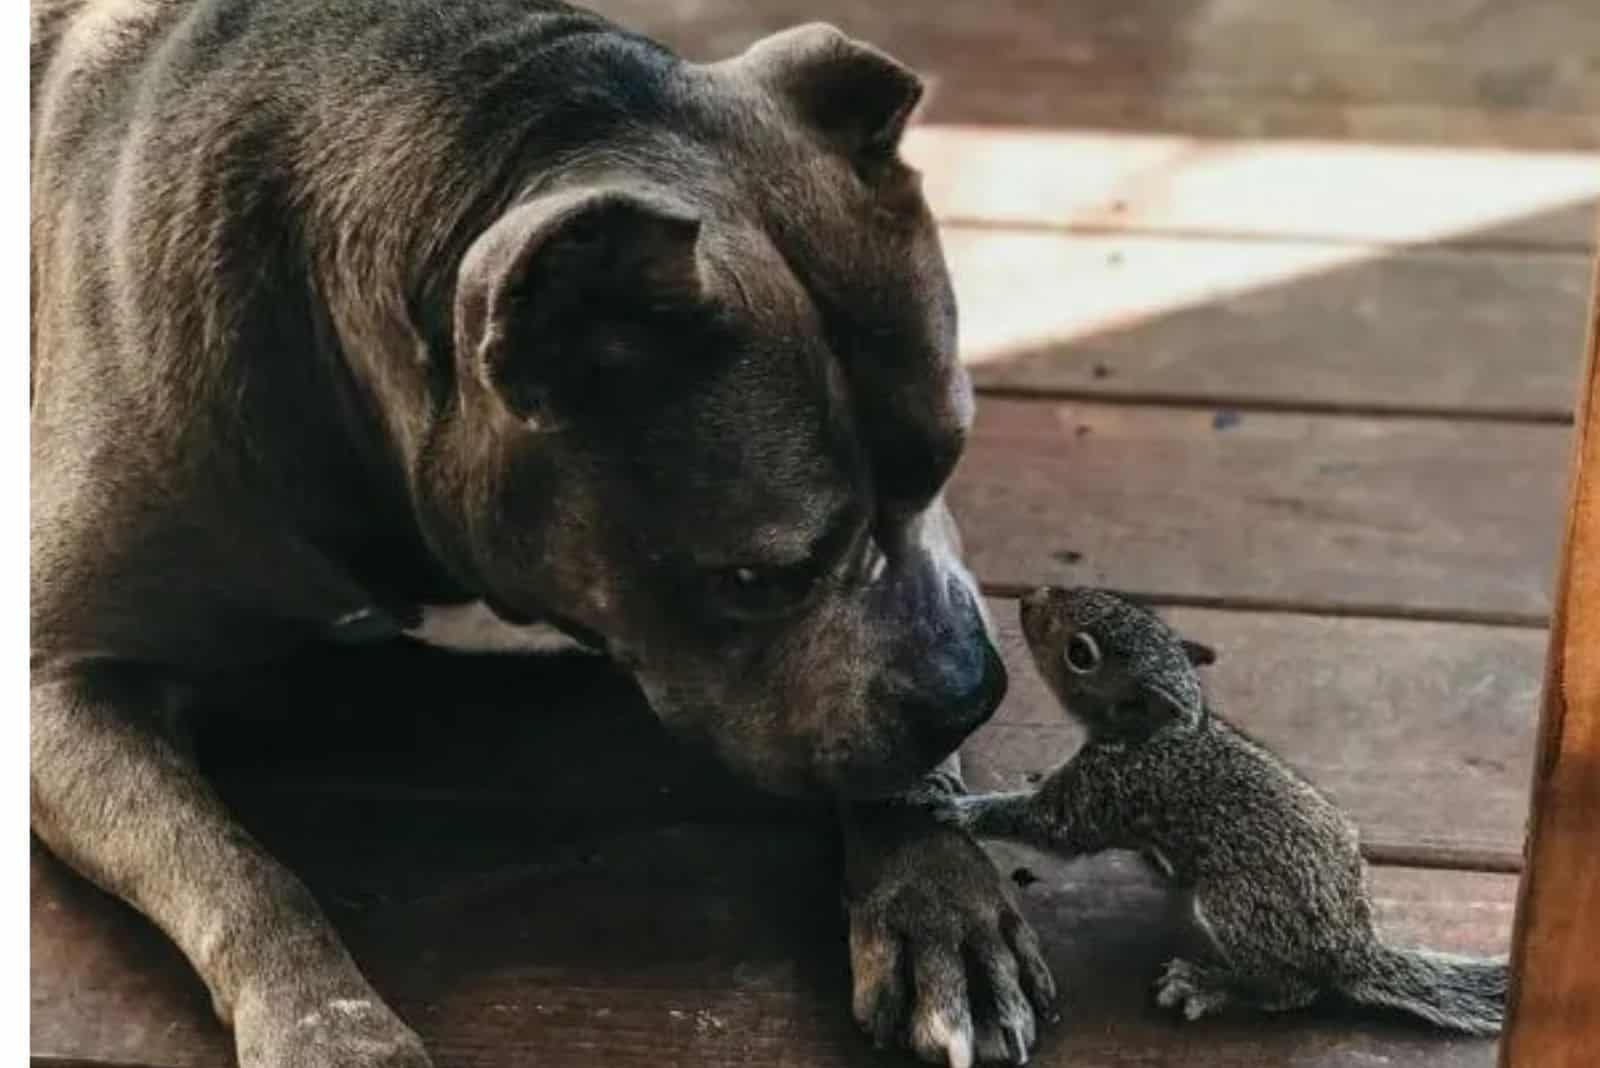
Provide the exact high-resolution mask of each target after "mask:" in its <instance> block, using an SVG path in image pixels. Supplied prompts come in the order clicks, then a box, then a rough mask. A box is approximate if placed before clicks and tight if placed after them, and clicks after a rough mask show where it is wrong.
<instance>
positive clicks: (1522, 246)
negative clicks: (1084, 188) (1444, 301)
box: [934, 211, 1594, 263]
mask: <svg viewBox="0 0 1600 1068" xmlns="http://www.w3.org/2000/svg"><path fill="white" fill-rule="evenodd" d="M934 221H935V222H937V223H938V225H939V226H940V227H941V228H942V229H946V230H987V231H992V232H995V233H1021V234H1056V235H1060V236H1062V237H1126V238H1148V239H1150V240H1153V241H1234V242H1240V243H1243V244H1256V245H1295V244H1315V245H1329V246H1332V247H1336V248H1359V249H1363V250H1366V251H1370V252H1372V253H1375V254H1377V253H1381V254H1384V255H1390V256H1392V255H1397V254H1401V253H1418V252H1420V253H1426V254H1428V255H1430V256H1432V255H1437V256H1478V255H1508V256H1526V257H1549V258H1552V259H1563V260H1578V261H1580V262H1581V263H1588V262H1589V259H1590V257H1591V256H1593V255H1594V247H1593V246H1592V245H1591V244H1589V243H1588V242H1586V241H1578V240H1560V239H1550V240H1545V241H1539V240H1534V239H1532V238H1516V237H1473V236H1471V235H1466V236H1461V237H1438V238H1402V239H1381V238H1374V237H1369V236H1361V235H1352V234H1337V233H1319V232H1317V231H1314V230H1307V231H1297V230H1292V229H1287V228H1284V229H1275V230H1270V231H1269V230H1251V229H1247V228H1244V227H1225V226H1206V225H1204V224H1177V223H1165V224H1162V223H1138V222H1132V221H1129V222H1118V221H1113V222H1103V223H1101V222H1088V221H1070V222H1060V221H1052V220H1049V219H1044V218H1041V219H1027V220H1024V219H995V218H988V217H985V216H981V215H963V214H960V213H958V212H955V213H940V212H938V211H935V212H934Z"/></svg>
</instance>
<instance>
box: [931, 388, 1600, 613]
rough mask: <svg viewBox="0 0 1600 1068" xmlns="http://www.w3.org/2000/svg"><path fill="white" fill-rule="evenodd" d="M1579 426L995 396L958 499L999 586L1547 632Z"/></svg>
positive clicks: (982, 574)
mask: <svg viewBox="0 0 1600 1068" xmlns="http://www.w3.org/2000/svg"><path fill="white" fill-rule="evenodd" d="M1568 436H1569V432H1568V430H1567V429H1566V428H1564V427H1546V426H1518V425H1502V424H1494V423H1453V422H1445V421H1438V420H1409V419H1364V418H1345V417H1323V416H1300V415H1289V414H1270V413H1269V414H1257V413H1250V414H1243V415H1241V414H1240V413H1237V412H1226V411H1212V410H1193V409H1169V408H1149V407H1139V406H1117V405H1106V404H1092V403H1070V404H1055V403H1043V402H1037V401H1019V400H1010V399H1002V398H993V397H991V398H988V399H986V400H985V401H984V402H983V403H982V404H980V405H979V411H978V422H977V425H976V427H975V429H974V432H973V435H972V438H971V442H970V445H969V447H968V451H967V453H966V455H965V457H964V459H963V461H962V463H961V466H960V467H959V469H958V470H957V473H956V477H955V479H954V481H953V484H952V488H951V491H950V499H951V504H952V508H953V509H954V511H955V513H956V517H957V519H958V520H959V521H960V523H961V525H962V530H963V532H964V535H965V541H966V546H967V560H968V562H969V564H970V565H971V566H972V568H973V570H974V572H975V573H976V574H977V575H978V577H979V578H980V579H981V580H982V581H984V582H985V583H986V584H989V585H990V586H991V587H992V588H994V589H996V590H997V591H1008V590H1013V589H1016V588H1019V587H1022V586H1031V585H1036V584H1038V583H1041V582H1058V583H1083V582H1093V583H1098V584H1102V585H1110V586H1115V587H1118V588H1122V589H1125V590H1128V591H1132V592H1136V593H1144V594H1150V595H1153V596H1155V597H1156V598H1157V599H1164V600H1168V601H1172V600H1175V599H1176V600H1185V599H1187V600H1190V601H1197V602H1201V603H1205V602H1210V601H1221V602H1228V601H1232V602H1235V603H1240V602H1255V603H1257V604H1265V605H1282V604H1294V605H1300V606H1306V607H1311V608H1314V609H1318V610H1335V611H1356V610H1359V611H1361V612H1362V613H1364V614H1370V615H1386V614H1401V615H1405V614H1412V615H1422V614H1435V615H1439V616H1444V617H1449V618H1474V619H1479V620H1490V621H1492V620H1500V621H1506V622H1513V623H1522V624H1530V625H1542V623H1543V620H1544V618H1545V613H1546V612H1547V611H1548V608H1549V596H1548V584H1549V580H1550V574H1551V570H1552V569H1551V561H1552V557H1553V553H1554V550H1555V542H1556V539H1557V531H1556V522H1555V518H1554V517H1555V516H1556V515H1557V514H1558V511H1557V502H1558V501H1559V500H1560V478H1561V476H1560V465H1561V460H1560V458H1561V457H1562V456H1563V455H1564V454H1565V451H1566V447H1567V438H1568Z"/></svg>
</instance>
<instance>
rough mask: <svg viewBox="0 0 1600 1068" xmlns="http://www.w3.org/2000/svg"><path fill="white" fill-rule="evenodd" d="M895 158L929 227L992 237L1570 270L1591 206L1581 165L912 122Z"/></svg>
mask: <svg viewBox="0 0 1600 1068" xmlns="http://www.w3.org/2000/svg"><path fill="white" fill-rule="evenodd" d="M903 151H904V153H905V156H906V158H907V160H908V161H910V163H911V164H912V165H913V166H915V167H917V168H918V170H920V171H921V172H922V175H923V183H922V184H923V190H924V192H925V194H926V196H927V197H928V202H929V204H930V206H931V207H932V208H933V211H934V214H935V215H936V216H937V217H938V218H939V219H941V220H942V221H944V222H946V223H952V224H956V223H960V224H969V225H970V224H983V225H987V226H991V227H993V226H1010V227H1038V226H1047V227H1052V228H1056V229H1061V230H1067V231H1070V232H1086V233H1103V232H1115V233H1126V232H1134V233H1144V234H1151V235H1155V236H1188V237H1213V238H1216V237H1232V238H1252V237H1253V238H1272V239H1285V238H1292V239H1297V240H1302V241H1312V240H1316V241H1328V242H1340V243H1347V244H1348V243H1354V244H1378V245H1397V244H1398V245H1415V244H1420V243H1424V242H1428V243H1433V244H1441V245H1448V246H1450V247H1455V248H1489V249H1494V248H1501V249H1506V248H1534V249H1547V250H1558V251H1567V252H1569V253H1575V254H1577V255H1578V256H1579V257H1580V258H1582V256H1583V253H1584V252H1586V251H1587V249H1588V248H1589V246H1590V243H1591V239H1592V237H1593V233H1592V230H1591V227H1590V225H1589V223H1590V220H1591V219H1592V218H1593V215H1594V205H1595V203H1596V202H1597V201H1600V153H1595V152H1559V153H1558V152H1539V153H1529V152H1506V151H1503V150H1499V149H1464V148H1441V147H1438V146H1401V145H1375V144H1368V143H1361V142H1341V141H1308V140H1303V139H1298V140H1287V141H1272V140H1262V139H1232V140H1224V139H1204V138H1196V137H1190V136H1184V135H1178V134H1162V133H1151V132H1142V131H1141V132H1134V131H1123V132H1113V131H1106V130H1083V129H1059V128H1045V129H1039V128H1029V127H1022V126H1016V125H1005V126H951V125H944V124H939V123H927V122H924V123H921V124H919V125H916V126H913V128H912V129H911V131H910V133H909V134H908V135H907V137H906V140H905V144H904V147H903ZM1441 189H1449V190H1450V195H1449V196H1440V195H1439V190H1441ZM1569 355H1570V353H1569Z"/></svg>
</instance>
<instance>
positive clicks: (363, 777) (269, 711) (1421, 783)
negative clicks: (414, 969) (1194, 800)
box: [206, 599, 1546, 878]
mask: <svg viewBox="0 0 1600 1068" xmlns="http://www.w3.org/2000/svg"><path fill="white" fill-rule="evenodd" d="M990 604H991V612H992V614H993V616H994V618H995V620H996V623H997V624H998V626H999V629H1000V632H1001V637H1002V642H1001V651H1002V654H1003V656H1004V657H1005V660H1006V662H1007V665H1008V668H1009V673H1010V677H1011V691H1010V694H1009V696H1008V698H1007V700H1006V702H1005V704H1004V706H1003V707H1002V708H1001V710H1000V712H999V713H998V714H997V716H996V717H995V719H994V720H993V721H992V722H991V723H990V724H989V725H988V726H986V727H985V728H984V729H983V730H981V731H980V732H979V733H978V734H977V735H975V736H974V737H973V738H972V739H971V741H970V742H969V743H968V745H967V746H966V748H965V750H964V752H965V758H966V768H967V773H968V777H969V780H970V781H971V783H972V784H973V785H974V787H975V788H979V789H1010V788H1019V787H1021V786H1023V785H1024V784H1025V783H1026V781H1027V777H1028V776H1029V775H1030V774H1041V773H1045V772H1048V771H1049V770H1050V769H1051V768H1052V767H1054V766H1055V765H1056V764H1058V763H1059V762H1060V761H1062V760H1065V759H1066V758H1067V757H1068V756H1069V755H1070V754H1071V753H1072V752H1073V750H1074V749H1075V748H1076V746H1077V745H1078V743H1079V740H1080V734H1079V732H1078V731H1077V729H1076V728H1075V727H1074V726H1073V725H1072V724H1071V723H1070V722H1069V721H1068V720H1067V719H1066V717H1065V716H1064V715H1063V714H1062V713H1061V711H1060V710H1059V708H1058V706H1057V705H1056V703H1055V701H1054V699H1053V698H1051V697H1050V696H1049V695H1048V693H1046V692H1045V690H1044V689H1043V687H1042V686H1041V685H1040V683H1039V680H1038V678H1037V676H1036V674H1035V672H1034V670H1033V668H1032V665H1031V661H1030V658H1029V656H1028V654H1027V652H1026V650H1025V649H1024V648H1023V643H1022V641H1021V638H1020V634H1019V633H1018V629H1017V622H1016V607H1015V603H1014V602H1012V601H1007V600H1003V599H994V600H992V601H991V602H990ZM1167 615H1168V617H1169V618H1170V619H1171V620H1172V621H1173V622H1174V623H1175V624H1176V625H1178V626H1179V627H1180V628H1182V629H1183V630H1184V631H1185V632H1187V633H1191V634H1193V635H1194V636H1195V637H1197V638H1199V639H1200V640H1203V641H1206V642H1208V643H1211V644H1212V645H1214V646H1215V647H1216V648H1218V649H1219V650H1220V652H1221V660H1220V661H1219V663H1218V664H1217V665H1215V666H1214V667H1212V668H1210V669H1208V671H1207V682H1208V685H1209V686H1210V687H1211V692H1212V694H1213V696H1214V697H1215V698H1216V699H1217V701H1218V703H1219V707H1221V708H1223V709H1224V710H1225V711H1226V713H1227V714H1228V715H1229V716H1230V717H1231V718H1233V719H1235V720H1236V721H1237V722H1239V723H1240V724H1241V725H1242V726H1244V727H1245V728H1246V729H1248V730H1250V731H1251V732H1253V733H1255V734H1256V735H1258V736H1259V737H1261V738H1262V739H1263V740H1264V741H1266V742H1267V743H1268V744H1269V745H1272V746H1274V747H1275V748H1276V749H1277V750H1278V751H1279V752H1281V753H1282V754H1283V755H1284V757H1285V758H1286V759H1287V760H1289V761H1290V762H1291V763H1293V764H1294V765H1295V766H1297V767H1298V768H1300V769H1301V770H1302V771H1303V772H1304V773H1305V774H1306V775H1308V776H1309V777H1310V778H1311V779H1312V780H1313V781H1314V782H1316V783H1317V784H1318V785H1319V786H1321V787H1322V788H1324V789H1325V790H1327V791H1328V792H1329V793H1330V794H1331V795H1332V796H1333V797H1334V798H1335V799H1336V800H1337V801H1338V802H1339V803H1341V804H1342V805H1344V806H1345V807H1346V808H1348V809H1349V810H1350V811H1351V813H1352V814H1353V815H1354V816H1355V818H1356V819H1357V822H1358V823H1359V824H1360V826H1361V827H1362V831H1363V836H1364V839H1365V840H1366V842H1367V843H1368V845H1369V846H1371V847H1373V848H1374V849H1376V850H1378V852H1379V854H1380V855H1382V856H1385V857H1387V858H1388V859H1400V860H1404V861H1405V862H1407V863H1425V864H1438V863H1449V864H1453V865H1455V866H1467V867H1471V866H1481V865H1484V864H1487V865H1489V866H1491V867H1495V868H1499V869H1504V868H1507V867H1514V866H1515V865H1516V863H1517V861H1518V859H1519V857H1520V848H1521V842H1522V834H1523V826H1524V820H1525V816H1526V791H1527V786H1528V782H1529V776H1530V774H1531V767H1530V759H1531V750H1532V738H1533V730H1532V725H1533V719H1534V715H1535V709H1536V706H1537V701H1538V694H1539V684H1540V683H1539V680H1540V670H1539V669H1540V665H1541V664H1542V658H1543V655H1544V648H1545V640H1546V639H1545V634H1544V632H1543V631H1540V630H1536V629H1531V628H1512V627H1487V626H1476V625H1465V624H1443V623H1424V622H1415V621H1393V620H1370V619H1337V618H1319V617H1312V616H1297V615H1287V614H1276V613H1249V612H1226V611H1204V610H1192V609H1175V610H1169V611H1167ZM276 679H277V684H276V685H275V686H272V685H268V686H264V687H252V692H251V695H250V699H249V700H250V704H248V705H246V706H243V707H244V709H245V710H247V711H248V710H250V709H256V710H259V713H260V715H261V717H262V718H263V720H266V719H267V718H268V717H271V716H272V715H273V714H274V711H275V709H300V710H301V711H300V712H299V713H297V714H296V715H295V716H293V717H291V718H289V719H288V720H287V722H285V723H283V724H282V725H280V726H274V725H272V724H270V723H269V722H262V723H261V724H259V725H258V726H256V727H253V728H250V729H239V730H231V731H228V732H227V733H221V732H220V731H218V732H214V734H213V735H212V737H213V738H214V739H215V740H214V741H213V742H212V743H211V744H209V745H208V746H207V747H206V752H207V753H208V754H209V755H210V761H211V763H212V764H213V766H214V767H215V768H216V769H217V770H218V773H219V774H220V775H222V776H223V778H224V781H225V782H226V783H227V784H228V787H229V790H230V791H232V792H233V793H234V794H236V795H237V796H238V798H239V801H240V803H241V804H242V805H244V806H245V808H246V810H247V812H250V813H254V812H257V811H265V812H267V813H268V814H270V812H271V810H272V809H273V807H274V805H275V804H276V803H277V802H276V801H275V800H274V799H279V798H286V799H290V800H292V799H294V798H297V797H299V798H305V797H316V798H323V799H327V800H329V801H330V802H337V803H340V804H343V805H344V806H345V810H346V811H353V809H351V808H350V806H351V805H357V804H361V803H364V802H366V801H370V802H371V807H370V811H371V816H370V820H369V822H371V823H372V824H374V825H376V824H379V823H381V822H383V821H384V820H385V819H388V818H393V817H391V816H386V815H385V814H384V813H385V811H386V809H385V808H384V805H383V803H384V802H385V801H391V800H403V801H408V802H415V803H418V804H430V803H431V804H434V805H436V806H438V807H439V809H440V811H439V815H438V817H437V818H438V819H439V820H440V821H441V826H449V825H457V826H459V825H461V824H462V823H464V822H471V821H472V820H475V819H479V818H483V819H490V820H493V819H498V818H502V817H505V816H507V815H511V814H514V815H515V816H516V817H517V818H518V819H519V820H521V821H522V823H523V826H524V827H525V829H526V831H527V839H528V841H529V842H541V841H547V840H549V839H551V838H552V837H554V838H561V837H563V836H569V835H571V834H574V833H580V832H582V831H584V830H585V829H587V830H596V829H615V828H616V827H618V826H624V825H633V824H637V823H638V822H639V821H641V820H644V821H647V822H648V821H650V820H659V819H669V818H670V819H674V820H679V821H699V822H712V823H725V822H728V821H730V820H735V821H737V820H743V819H750V818H757V817H758V818H761V819H770V820H773V821H778V822H783V821H793V820H796V819H804V818H809V817H807V816H805V815H804V810H803V809H799V808H797V807H796V806H789V805H786V804H784V803H782V802H778V801H774V800H771V799H767V798H763V797H761V796H760V795H758V794H755V793H754V792H753V791H749V790H746V789H744V788H742V787H741V786H739V784H737V783H734V782H732V781H731V780H730V779H729V777H728V776H727V775H726V774H725V773H723V772H721V771H720V769H718V767H717V766H716V765H715V764H714V763H713V762H711V761H710V760H708V759H706V758H705V757H704V755H703V754H700V753H698V752H696V751H693V750H690V749H688V748H687V747H685V746H682V745H680V744H678V743H676V742H674V741H673V740H672V739H670V738H668V737H667V736H666V735H665V733H664V732H663V731H662V730H661V729H660V728H659V727H658V726H657V725H656V724H655V722H654V720H653V718H652V717H651V716H650V714H649V712H648V711H647V710H646V709H645V707H644V705H643V702H642V701H641V700H640V698H639V697H638V695H637V693H636V692H635V690H634V689H633V687H632V686H631V685H629V684H628V683H627V682H625V681H624V680H623V679H621V678H620V676H618V675H617V674H616V673H614V672H612V671H611V670H609V669H607V668H605V667H604V666H603V665H602V664H601V663H600V662H599V661H597V660H592V659H589V658H584V657H568V658H556V659H553V660H550V661H548V662H546V663H543V664H539V665H529V664H519V663H517V662H514V661H512V662H507V661H501V660H486V661H482V662H462V661H460V660H458V659H455V658H450V657H447V656H442V655H438V654H432V653H427V652H421V651H419V652H414V653H413V652H408V651H407V650H405V649H404V648H397V649H395V650H392V651H381V650H375V651H370V652H365V653H359V654H356V655H355V656H353V657H347V658H342V659H340V658H334V657H329V658H319V657H311V658H307V659H306V660H305V661H303V662H301V664H300V666H299V667H298V668H296V669H295V670H291V671H287V672H279V673H277V675H276ZM216 703H217V704H218V705H219V706H221V705H224V704H226V705H227V706H228V707H229V708H230V710H232V711H235V712H237V711H239V710H240V708H241V706H240V705H239V704H237V703H236V702H232V701H226V700H224V699H222V698H220V697H219V698H218V699H217V701H216ZM280 714H281V713H280ZM312 738H315V740H316V741H315V744H313V742H312ZM275 739H276V740H277V742H276V745H274V740H275ZM585 753H588V754H595V756H594V757H593V758H592V759H590V760H584V759H574V754H585ZM408 818H416V817H414V816H413V817H408ZM300 834H304V835H306V836H309V837H315V834H316V826H315V822H314V821H311V822H308V823H307V824H305V825H304V826H303V827H301V828H299V830H298V831H294V830H291V831H289V832H288V833H286V840H287V841H288V842H289V844H290V845H291V846H293V845H295V843H296V840H297V838H298V837H299V835H300ZM444 837H448V836H444ZM423 859H425V860H426V861H427V864H428V865H429V866H431V867H432V868H434V869H435V870H436V871H444V872H446V873H448V872H449V871H452V870H454V866H455V864H456V863H457V862H456V861H454V860H452V859H450V858H449V857H448V856H446V855H443V854H439V855H431V856H429V857H427V858H423ZM430 878H431V876H430Z"/></svg>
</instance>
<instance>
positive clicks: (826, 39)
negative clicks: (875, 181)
mask: <svg viewBox="0 0 1600 1068" xmlns="http://www.w3.org/2000/svg"><path fill="white" fill-rule="evenodd" d="M738 62H739V63H740V64H741V65H743V66H744V67H745V68H746V69H747V70H749V71H750V72H751V73H752V75H753V76H754V77H755V78H756V79H757V80H758V81H760V82H761V83H762V84H764V85H765V86H767V87H768V89H769V90H770V91H771V92H773V93H774V94H776V95H777V96H779V97H780V98H782V99H784V100H786V101H788V102H790V104H792V105H793V107H794V108H795V110H796V111H797V112H798V114H799V115H800V117H801V118H802V119H803V120H804V121H805V122H807V123H808V124H809V125H810V126H811V127H812V128H813V129H816V130H818V131H820V132H821V133H822V134H824V136H826V137H827V138H828V139H830V140H831V141H832V142H833V143H834V144H835V145H837V146H838V148H839V150H840V151H841V152H843V153H844V154H845V155H846V156H849V157H850V158H852V159H854V160H856V161H857V162H860V163H871V162H874V161H878V160H882V159H886V158H889V157H891V156H893V155H894V153H895V151H896V149H898V148H899V147H900V139H901V137H902V136H903V135H904V134H905V130H906V124H907V123H908V122H909V121H910V120H911V115H912V112H913V111H915V110H916V106H917V103H918V102H919V101H920V100H921V99H922V93H923V84H922V79H921V78H919V77H917V75H916V74H915V73H913V72H912V71H911V70H909V69H908V68H907V67H906V66H904V65H903V64H901V63H900V62H899V61H897V60H895V59H894V58H892V57H891V56H888V55H886V54H885V53H883V52H880V51H879V50H878V49H876V48H873V47H872V46H871V45H868V44H864V43H862V42H861V41H857V40H854V39H852V38H850V37H847V36H845V34H844V33H842V32H841V31H840V30H838V29H837V28H836V27H834V26H830V25H828V24H827V23H822V22H812V23H807V24H805V25H802V26H795V27H793V28H791V29H788V30H783V31H781V32H779V33H775V34H773V35H771V36H770V37H764V38H762V39H761V40H759V41H757V42H756V43H755V44H753V45H751V46H750V47H749V49H748V50H746V52H745V53H744V55H743V56H741V57H739V59H738Z"/></svg>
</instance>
